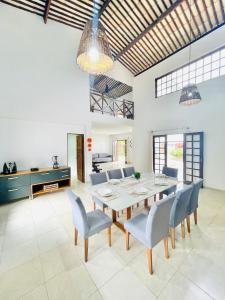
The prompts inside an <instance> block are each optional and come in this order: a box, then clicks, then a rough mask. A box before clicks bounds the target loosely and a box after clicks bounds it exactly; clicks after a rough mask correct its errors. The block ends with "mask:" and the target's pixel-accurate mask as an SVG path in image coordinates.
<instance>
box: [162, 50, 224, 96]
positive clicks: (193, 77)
mask: <svg viewBox="0 0 225 300" xmlns="http://www.w3.org/2000/svg"><path fill="white" fill-rule="evenodd" d="M222 75H225V46H223V47H222V48H220V49H218V50H216V51H213V52H211V53H209V54H207V55H205V56H203V57H201V58H199V59H197V60H195V61H193V62H191V63H189V64H187V65H185V66H183V67H181V68H179V69H176V70H174V71H172V72H170V73H168V74H166V75H163V76H161V77H159V78H156V98H158V97H161V96H164V95H167V94H170V93H173V92H176V91H179V90H181V89H182V88H183V87H184V86H185V85H187V84H188V83H195V84H198V83H201V82H203V81H206V80H209V79H213V78H216V77H219V76H222Z"/></svg>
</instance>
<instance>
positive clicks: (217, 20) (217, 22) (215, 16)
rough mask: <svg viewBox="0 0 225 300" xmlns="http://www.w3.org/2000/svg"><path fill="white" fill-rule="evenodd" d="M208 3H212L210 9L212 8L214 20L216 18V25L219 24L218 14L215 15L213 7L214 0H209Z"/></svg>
mask: <svg viewBox="0 0 225 300" xmlns="http://www.w3.org/2000/svg"><path fill="white" fill-rule="evenodd" d="M210 3H211V5H212V10H213V15H214V18H215V20H216V25H219V19H218V16H217V12H216V8H215V4H214V1H213V0H211V1H210Z"/></svg>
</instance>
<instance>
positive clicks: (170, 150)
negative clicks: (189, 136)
mask: <svg viewBox="0 0 225 300" xmlns="http://www.w3.org/2000/svg"><path fill="white" fill-rule="evenodd" d="M183 144H184V136H183V134H170V135H167V167H171V168H175V169H178V180H180V181H183Z"/></svg>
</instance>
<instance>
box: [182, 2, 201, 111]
mask: <svg viewBox="0 0 225 300" xmlns="http://www.w3.org/2000/svg"><path fill="white" fill-rule="evenodd" d="M190 2H191V1H190ZM189 7H190V24H189V25H190V28H191V3H190V4H189ZM190 37H191V32H190ZM190 63H191V45H190V46H189V65H190ZM201 100H202V98H201V95H200V93H199V91H198V88H197V85H196V84H195V83H191V82H189V83H188V84H187V85H186V86H184V87H183V88H182V91H181V96H180V102H179V104H183V105H193V104H197V103H199V102H200V101H201Z"/></svg>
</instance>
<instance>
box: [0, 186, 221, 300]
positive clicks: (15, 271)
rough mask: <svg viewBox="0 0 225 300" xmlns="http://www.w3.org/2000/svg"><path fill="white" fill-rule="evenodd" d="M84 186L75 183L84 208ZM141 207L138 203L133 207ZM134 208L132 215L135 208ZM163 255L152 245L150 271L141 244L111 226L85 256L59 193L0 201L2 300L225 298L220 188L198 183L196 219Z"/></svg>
mask: <svg viewBox="0 0 225 300" xmlns="http://www.w3.org/2000/svg"><path fill="white" fill-rule="evenodd" d="M86 189H87V186H86V185H81V184H80V185H79V186H76V187H75V191H76V192H77V193H78V194H79V195H80V196H81V197H82V199H83V201H84V203H85V206H86V208H87V210H90V209H91V208H92V203H91V200H90V197H89V196H88V193H87V192H86ZM140 210H143V206H142V207H141V208H139V211H140ZM133 213H135V214H136V213H138V210H137V209H136V210H135V211H134V212H133ZM191 223H192V226H191V235H188V234H187V235H186V238H185V239H184V240H182V239H181V237H180V232H179V229H178V236H177V244H176V249H175V250H173V251H172V249H171V245H170V259H169V260H167V259H165V258H164V252H163V243H160V244H159V245H158V246H157V247H155V248H154V254H153V266H154V274H153V275H152V276H150V275H149V274H148V270H147V260H146V253H145V249H144V247H143V246H142V245H141V244H140V243H138V242H137V241H135V240H134V239H133V238H131V249H130V250H129V251H126V250H125V245H124V235H123V234H122V232H121V231H119V229H117V228H116V227H114V226H113V231H112V242H113V244H112V247H111V248H109V247H108V246H107V234H106V232H102V233H101V234H98V235H96V236H95V237H93V238H91V239H90V249H89V261H88V263H84V260H83V241H82V240H81V239H79V243H78V246H77V247H75V246H74V244H73V226H72V222H71V207H70V203H69V201H68V199H67V197H66V195H65V193H64V192H60V193H54V194H49V195H45V196H41V197H38V198H36V199H34V200H23V201H20V202H16V203H14V204H11V205H6V206H1V207H0V251H1V252H0V253H1V260H0V299H1V300H8V299H9V300H14V299H23V300H25V299H26V300H31V299H32V300H36V299H37V300H47V299H49V300H70V299H71V300H79V299H83V300H85V299H90V300H100V299H107V300H111V299H112V300H115V299H129V300H137V299H138V300H145V299H146V300H147V299H148V300H151V299H160V300H162V299H166V300H169V299H176V300H180V299H182V300H183V299H188V300H189V299H190V300H196V299H218V300H219V299H221V300H222V299H223V300H224V299H225V192H221V191H215V190H210V189H203V190H202V191H201V194H200V207H199V224H198V226H195V225H193V219H192V220H191Z"/></svg>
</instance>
